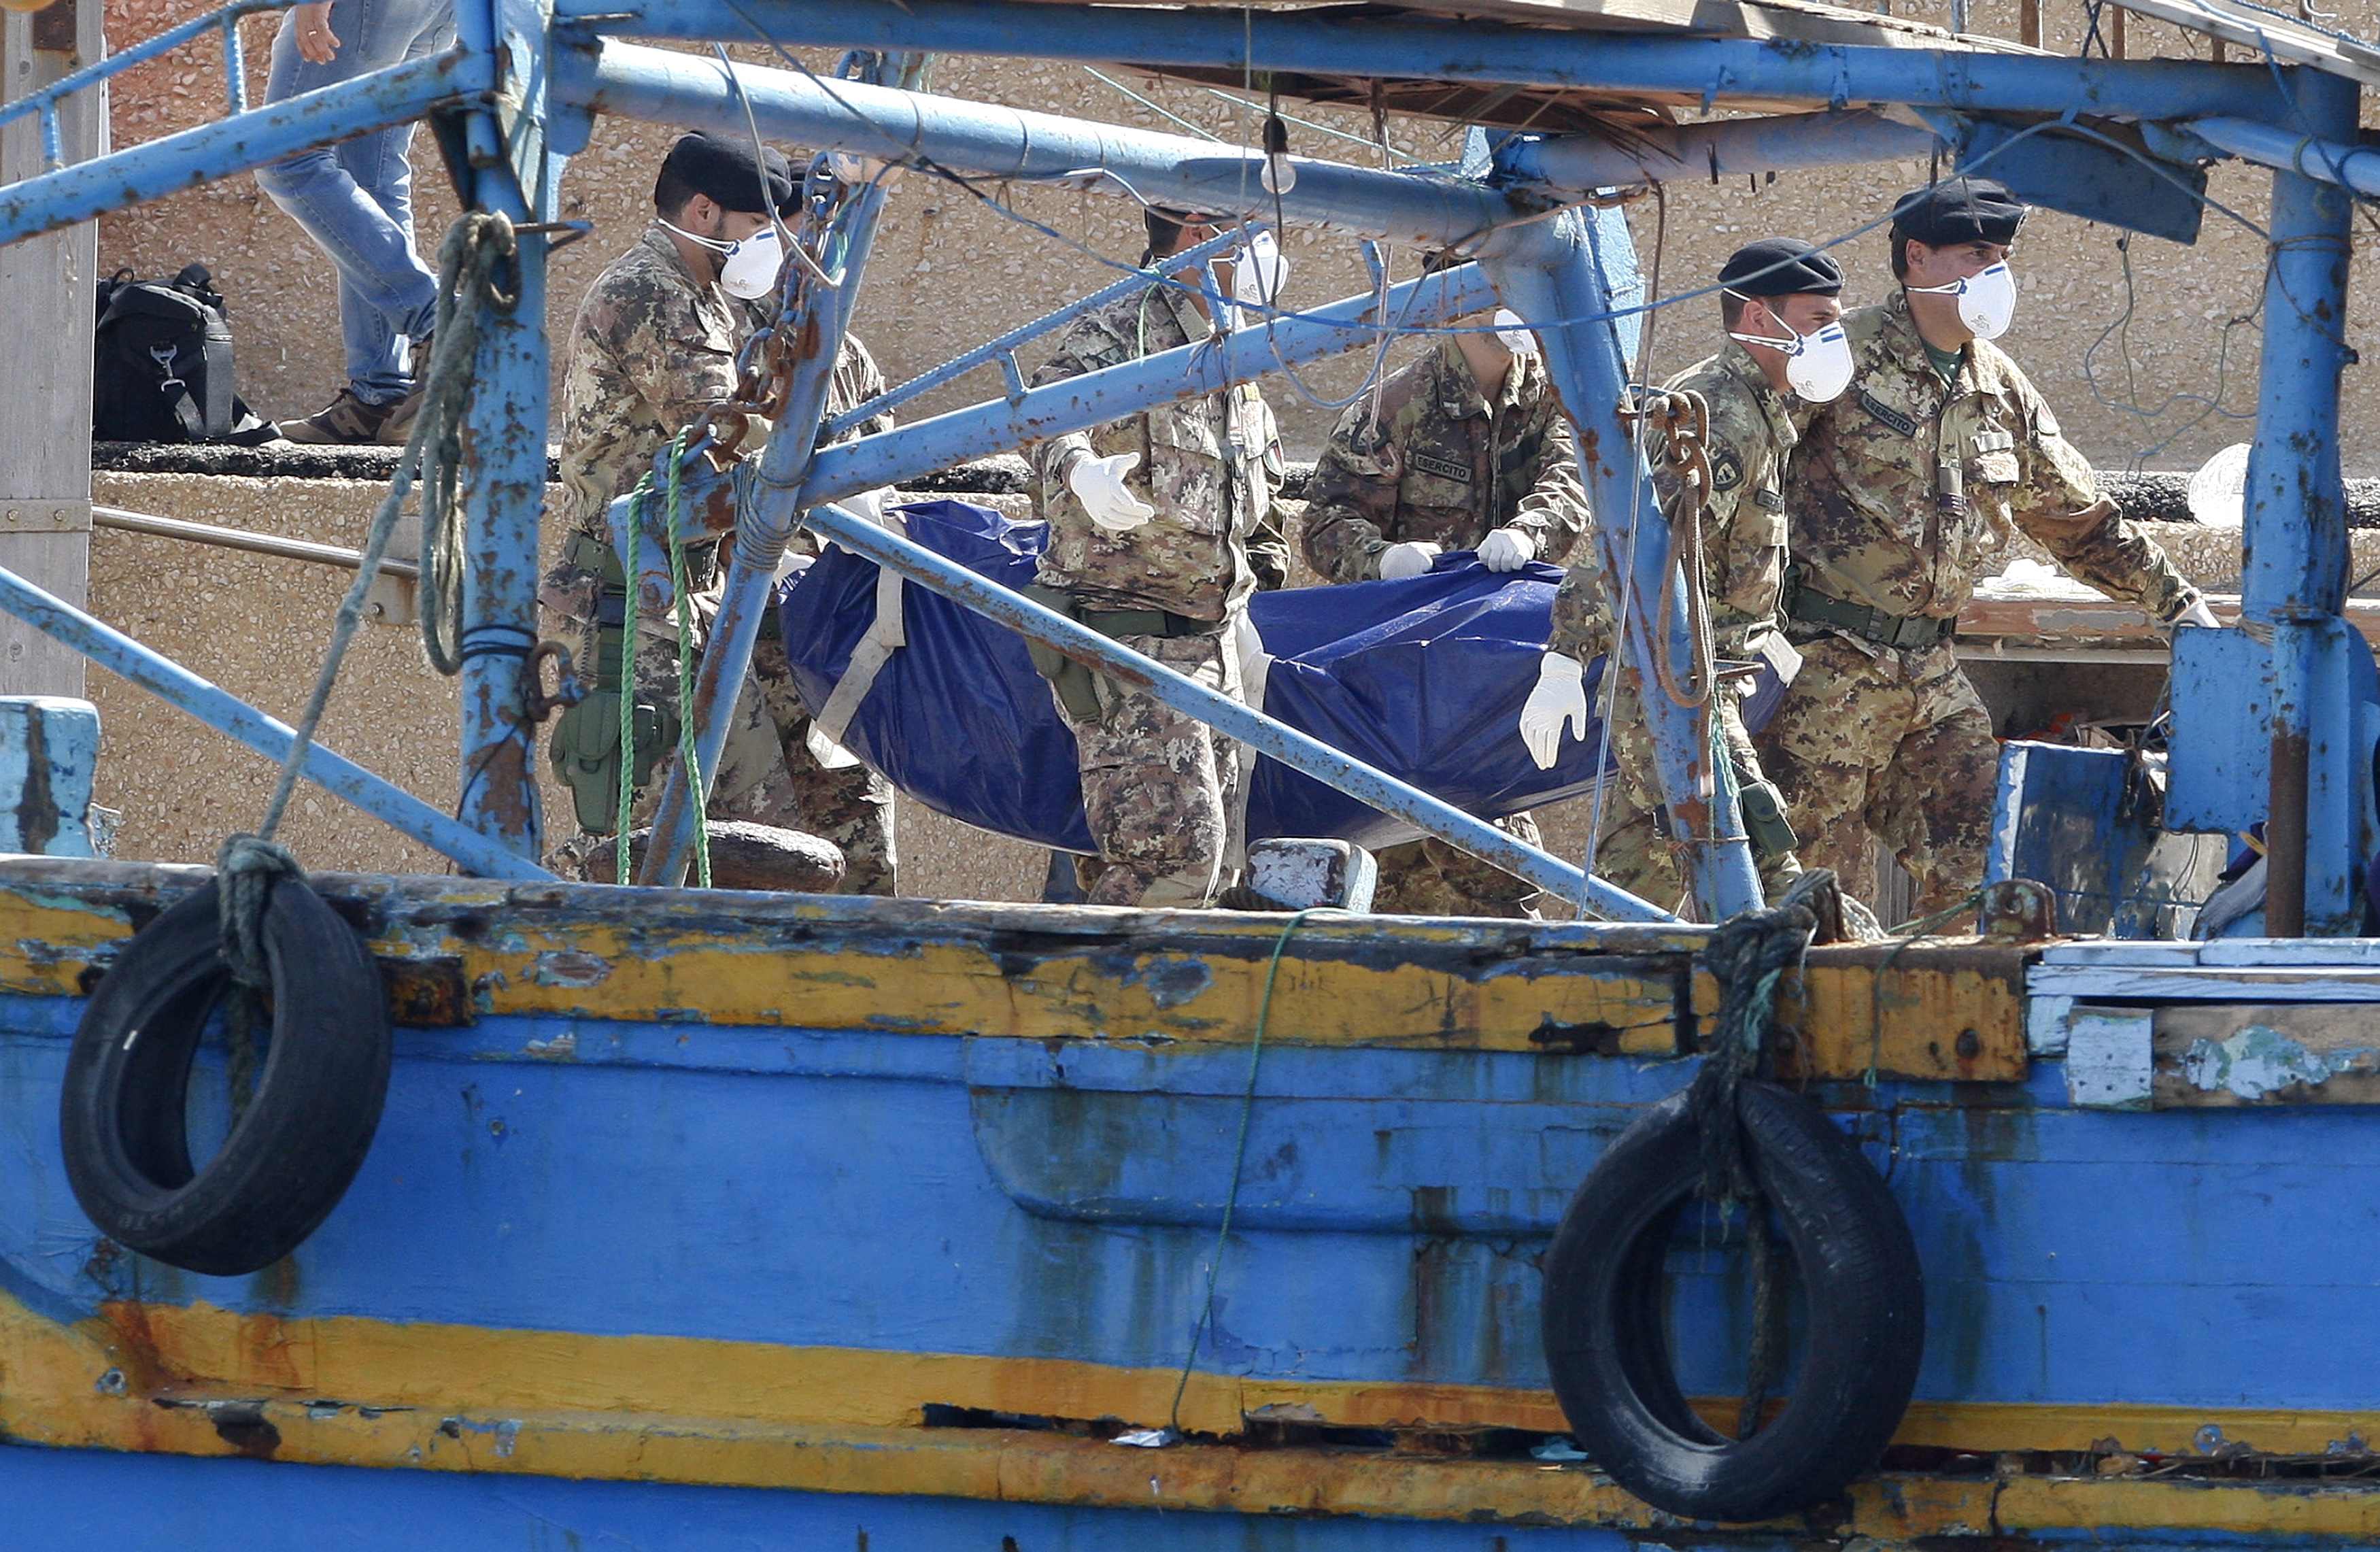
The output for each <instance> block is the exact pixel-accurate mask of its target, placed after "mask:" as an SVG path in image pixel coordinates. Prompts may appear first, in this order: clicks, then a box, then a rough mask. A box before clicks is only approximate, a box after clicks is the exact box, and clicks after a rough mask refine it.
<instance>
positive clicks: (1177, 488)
mask: <svg viewBox="0 0 2380 1552" xmlns="http://www.w3.org/2000/svg"><path fill="white" fill-rule="evenodd" d="M1208 333H1210V330H1209V328H1208V323H1207V321H1206V320H1205V319H1203V318H1201V317H1200V316H1199V315H1198V312H1197V310H1196V309H1195V308H1193V307H1192V306H1191V305H1190V302H1189V299H1188V298H1187V297H1185V296H1184V294H1183V293H1182V292H1180V291H1178V290H1175V289H1174V288H1172V287H1171V286H1154V285H1152V286H1150V287H1149V288H1148V289H1147V290H1145V291H1140V292H1135V294H1133V295H1131V296H1127V297H1118V298H1117V299H1116V300H1114V301H1112V302H1110V303H1108V304H1107V305H1106V306H1105V307H1101V308H1099V309H1095V310H1093V311H1090V312H1087V313H1085V314H1084V315H1083V316H1082V317H1080V318H1077V319H1076V320H1075V321H1074V322H1073V323H1071V324H1069V325H1068V326H1067V328H1066V331H1065V333H1063V334H1062V335H1060V336H1059V341H1058V352H1057V354H1056V355H1054V356H1052V357H1051V358H1050V360H1049V362H1048V364H1046V365H1045V366H1043V367H1042V368H1041V370H1039V371H1037V372H1035V373H1034V374H1033V382H1034V385H1035V386H1037V387H1038V386H1039V385H1041V384H1043V383H1047V382H1059V381H1062V379H1065V378H1070V377H1079V376H1081V375H1082V374H1084V373H1085V372H1093V371H1098V370H1101V369H1102V368H1106V367H1112V366H1117V365H1120V364H1122V363H1123V362H1126V361H1134V360H1138V359H1139V358H1142V357H1144V356H1153V355H1156V354H1158V353H1160V352H1162V351H1166V350H1172V349H1173V348H1175V347H1176V346H1184V345H1187V344H1189V343H1190V342H1191V341H1193V340H1200V339H1205V338H1207V337H1208ZM1120 453H1137V454H1139V455H1140V463H1139V465H1138V466H1137V467H1135V468H1134V469H1133V470H1132V472H1131V473H1130V474H1128V475H1127V476H1125V481H1124V482H1125V483H1126V484H1127V485H1128V486H1130V487H1131V489H1132V491H1133V493H1134V494H1135V495H1136V496H1138V497H1139V498H1140V499H1141V500H1143V501H1145V502H1147V503H1149V504H1150V505H1152V506H1154V507H1156V508H1157V515H1156V516H1155V517H1153V518H1151V519H1150V520H1149V521H1148V522H1147V523H1145V524H1143V525H1142V526H1141V527H1136V528H1134V529H1131V530H1129V531H1128V532H1124V533H1109V532H1106V531H1105V530H1103V529H1101V528H1099V527H1097V526H1096V525H1094V524H1093V523H1092V522H1091V519H1090V515H1089V514H1088V513H1087V512H1085V511H1084V510H1083V504H1082V503H1081V502H1079V501H1077V500H1075V493H1074V491H1072V490H1071V489H1070V488H1069V487H1068V486H1067V484H1066V473H1067V471H1068V470H1069V469H1071V468H1073V467H1074V466H1075V462H1076V461H1077V460H1078V459H1081V458H1085V457H1090V456H1094V455H1096V456H1099V457H1111V456H1113V455H1117V454H1120ZM1026 456H1027V457H1028V458H1029V459H1030V460H1031V462H1032V465H1033V472H1034V474H1035V476H1036V480H1035V486H1036V489H1035V493H1034V494H1035V506H1036V510H1037V511H1038V513H1039V515H1041V516H1042V517H1044V518H1046V519H1047V520H1048V521H1049V524H1050V543H1049V548H1048V549H1047V550H1045V551H1044V552H1042V556H1041V569H1040V576H1039V580H1040V582H1041V584H1042V585H1043V586H1045V587H1050V588H1061V589H1062V590H1064V591H1066V592H1069V593H1072V594H1074V595H1075V598H1076V599H1077V600H1080V601H1082V602H1083V603H1085V604H1087V605H1088V606H1089V607H1091V608H1094V609H1163V610H1170V611H1172V612H1174V613H1176V614H1182V615H1185V616H1187V617H1189V618H1191V619H1194V620H1211V621H1216V622H1220V621H1222V620H1225V619H1227V618H1228V617H1229V616H1230V615H1231V614H1232V613H1233V612H1235V611H1237V610H1238V609H1239V608H1241V606H1242V605H1244V604H1245V602H1246V600H1247V596H1248V594H1249V593H1251V592H1253V591H1255V590H1256V588H1257V587H1258V586H1259V585H1264V586H1278V585H1279V583H1280V581H1281V580H1282V579H1285V578H1286V576H1287V574H1288V552H1287V547H1286V545H1285V544H1283V543H1282V542H1281V538H1280V529H1279V527H1278V526H1277V519H1276V518H1275V517H1274V515H1273V506H1272V492H1273V490H1274V487H1275V486H1276V485H1277V483H1278V482H1279V479H1280V471H1281V435H1280V431H1279V429H1278V428H1277V427H1276V425H1275V424H1274V421H1273V416H1272V410H1271V407H1270V406H1268V405H1267V404H1266V403H1265V401H1264V395H1263V394H1260V393H1258V392H1257V387H1256V384H1254V383H1252V382H1248V383H1241V384H1239V385H1238V386H1236V387H1234V388H1233V389H1231V390H1230V391H1229V392H1227V393H1218V394H1207V395H1205V396H1204V397H1201V398H1195V399H1185V400H1181V401H1178V402H1176V403H1173V404H1168V405H1160V406H1158V407H1156V408H1154V409H1151V410H1149V411H1147V413H1146V414H1142V415H1135V416H1133V417H1130V418H1126V419H1123V420H1111V421H1109V422H1107V423H1106V424H1105V425H1101V426H1095V427H1093V428H1092V429H1091V430H1088V431H1074V432H1070V433H1068V434H1067V435H1065V436H1062V437H1053V438H1051V439H1050V441H1048V442H1044V443H1037V444H1035V445H1034V446H1033V447H1032V448H1031V449H1029V450H1028V452H1027V454H1026Z"/></svg>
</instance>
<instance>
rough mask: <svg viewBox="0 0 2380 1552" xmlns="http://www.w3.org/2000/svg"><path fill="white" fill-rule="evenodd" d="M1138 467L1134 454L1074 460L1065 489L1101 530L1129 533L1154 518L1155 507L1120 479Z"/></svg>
mask: <svg viewBox="0 0 2380 1552" xmlns="http://www.w3.org/2000/svg"><path fill="white" fill-rule="evenodd" d="M1138 467H1140V455H1139V454H1137V453H1118V454H1116V455H1114V456H1113V457H1109V458H1102V457H1099V456H1098V455H1089V456H1086V457H1081V458H1077V459H1075V467H1073V468H1070V469H1068V470H1067V471H1066V488H1067V489H1068V490H1070V491H1074V492H1075V500H1076V501H1078V502H1081V503H1083V510H1084V511H1085V512H1087V513H1089V514H1090V517H1091V521H1092V522H1093V523H1094V524H1096V525H1098V527H1099V528H1100V530H1101V531H1103V532H1106V533H1130V532H1131V531H1132V530H1133V529H1135V528H1136V527H1140V526H1141V525H1142V524H1144V523H1146V522H1147V521H1148V520H1149V519H1150V518H1151V517H1154V516H1156V515H1157V508H1155V507H1153V506H1151V505H1149V504H1148V503H1147V502H1145V501H1143V500H1141V499H1140V498H1139V497H1138V496H1135V495H1134V494H1133V493H1132V488H1131V487H1130V486H1128V485H1126V484H1125V483H1124V482H1123V477H1124V476H1125V475H1127V474H1130V473H1131V472H1132V471H1133V470H1134V469H1135V468H1138Z"/></svg>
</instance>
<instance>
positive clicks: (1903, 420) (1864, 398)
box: [1859, 388, 1917, 436]
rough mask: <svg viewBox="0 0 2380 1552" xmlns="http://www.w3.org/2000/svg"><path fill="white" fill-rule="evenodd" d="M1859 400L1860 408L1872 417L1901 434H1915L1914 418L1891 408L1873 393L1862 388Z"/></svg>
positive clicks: (1915, 424) (1915, 423)
mask: <svg viewBox="0 0 2380 1552" xmlns="http://www.w3.org/2000/svg"><path fill="white" fill-rule="evenodd" d="M1859 402H1860V407H1861V408H1862V409H1864V410H1866V411H1867V412H1868V414H1869V415H1870V416H1872V417H1874V418H1876V420H1878V421H1880V422H1882V423H1883V424H1885V425H1887V426H1889V427H1891V428H1892V429H1893V430H1896V431H1899V432H1900V434H1901V435H1902V436H1915V435H1916V434H1917V422H1916V421H1915V420H1913V419H1911V418H1909V417H1908V416H1906V415H1904V414H1902V413H1901V412H1900V411H1899V410H1897V409H1895V408H1893V407H1892V406H1890V405H1888V404H1887V403H1885V402H1884V401H1883V400H1882V399H1879V398H1877V397H1876V395H1875V394H1871V393H1869V392H1868V391H1867V390H1866V389H1864V388H1863V389H1861V390H1860V396H1859Z"/></svg>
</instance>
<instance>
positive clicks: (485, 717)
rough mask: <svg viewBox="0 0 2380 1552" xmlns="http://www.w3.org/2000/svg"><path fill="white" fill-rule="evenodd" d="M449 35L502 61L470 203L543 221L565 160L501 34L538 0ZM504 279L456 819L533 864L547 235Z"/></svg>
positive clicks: (522, 28)
mask: <svg viewBox="0 0 2380 1552" xmlns="http://www.w3.org/2000/svg"><path fill="white" fill-rule="evenodd" d="M455 31H456V37H457V40H458V42H459V44H460V46H461V47H462V48H463V49H464V50H466V51H467V52H470V53H474V54H485V55H490V56H492V57H493V58H495V59H497V60H498V61H499V62H500V65H499V67H500V68H501V69H502V70H503V71H504V79H503V80H502V81H501V83H500V85H501V90H500V91H499V92H498V93H497V94H496V96H495V98H494V100H493V101H492V102H491V103H488V104H486V105H485V106H481V107H478V108H474V109H473V110H472V112H471V114H470V115H469V116H468V119H467V120H466V131H467V134H468V138H469V139H470V140H471V142H472V143H474V144H478V145H482V146H485V147H487V148H489V150H490V151H491V152H493V154H487V153H484V152H483V153H482V154H481V156H480V158H478V159H476V161H475V167H474V176H473V179H472V182H473V189H472V200H473V203H474V204H475V205H476V206H477V207H478V208H480V210H483V211H488V212H496V213H501V214H504V215H505V216H508V217H510V218H511V219H512V221H513V223H514V224H515V225H516V227H518V226H521V225H526V224H532V223H536V222H541V221H543V220H545V219H547V218H548V217H549V216H550V215H551V214H552V212H553V196H554V191H555V189H556V188H557V186H558V185H559V183H560V180H561V176H562V169H563V159H562V158H561V157H560V156H559V155H554V154H551V153H550V152H549V150H548V148H547V146H546V144H545V138H544V125H543V119H544V111H543V110H544V82H545V79H546V76H545V72H544V71H542V70H540V69H538V68H537V67H536V61H535V60H533V59H529V58H526V57H522V50H520V49H519V48H518V47H504V46H501V43H500V41H501V40H504V39H506V38H539V39H542V38H543V37H544V35H545V32H546V24H545V19H544V17H543V15H542V14H541V6H540V4H539V0H465V3H464V4H463V5H461V6H458V7H457V9H456V14H455ZM517 241H518V257H517V258H516V260H515V261H514V263H513V265H512V266H511V269H512V273H511V275H510V277H509V280H510V284H511V289H512V293H513V297H514V300H513V301H512V303H511V304H510V305H508V306H498V305H488V306H485V307H484V308H483V309H482V311H481V315H480V336H479V350H478V358H477V361H476V363H475V370H476V373H477V378H478V384H477V387H476V389H475V390H474V392H473V393H472V394H471V398H470V403H469V406H468V409H467V410H466V412H465V415H466V418H465V424H464V429H463V437H462V441H463V446H464V447H465V448H466V449H467V450H468V452H467V456H468V458H469V461H470V474H469V479H468V481H467V482H466V486H465V491H464V523H465V528H466V544H467V546H468V553H467V556H466V559H465V562H464V568H463V627H462V631H461V635H460V639H459V640H458V641H457V643H456V649H457V655H458V656H460V657H461V659H462V660H463V673H462V700H463V718H462V729H461V740H460V742H461V753H460V758H461V761H462V778H461V784H460V792H461V796H460V798H459V800H458V801H457V803H456V806H455V816H456V818H460V819H461V820H462V821H463V822H464V823H466V824H468V825H469V826H470V827H471V828H472V829H474V830H476V831H479V832H480V833H481V834H483V835H486V836H488V837H490V838H491V839H492V840H494V841H495V842H496V843H499V844H501V845H504V846H505V847H508V848H510V849H511V850H513V851H516V852H518V853H519V854H521V855H524V856H528V857H535V856H538V855H540V854H541V852H542V850H543V843H544V837H543V828H544V826H543V813H542V805H541V803H540V799H539V795H538V787H537V777H536V763H537V743H538V739H537V724H536V722H535V721H533V720H532V719H531V718H530V716H529V714H528V688H529V686H528V681H527V676H526V674H525V673H524V670H525V669H526V668H527V666H528V661H529V653H530V652H531V650H532V649H535V648H536V646H537V584H538V525H539V521H540V516H541V515H542V513H543V511H544V507H545V433H546V395H547V391H548V380H549V373H550V369H549V367H548V364H547V358H546V335H545V270H546V263H545V260H546V238H545V236H544V235H543V234H542V233H537V232H524V233H520V234H519V235H518V238H517Z"/></svg>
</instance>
